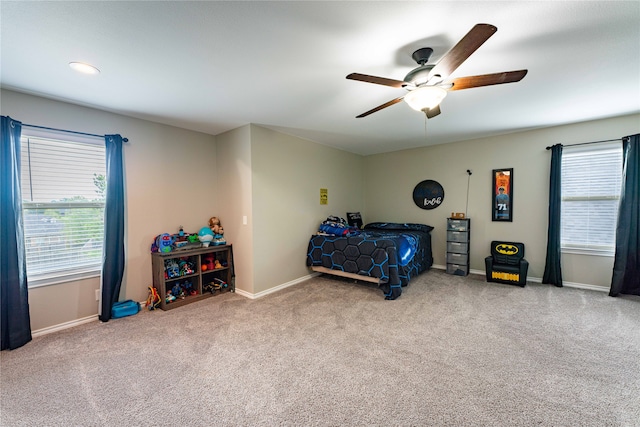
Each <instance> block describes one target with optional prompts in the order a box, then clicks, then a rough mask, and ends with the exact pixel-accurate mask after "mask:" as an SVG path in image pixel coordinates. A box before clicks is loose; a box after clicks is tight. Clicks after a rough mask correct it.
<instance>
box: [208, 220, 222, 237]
mask: <svg viewBox="0 0 640 427" xmlns="http://www.w3.org/2000/svg"><path fill="white" fill-rule="evenodd" d="M209 228H211V231H212V232H213V234H214V235H216V234H224V229H223V228H222V225H220V219H218V217H217V216H212V217H211V218H209Z"/></svg>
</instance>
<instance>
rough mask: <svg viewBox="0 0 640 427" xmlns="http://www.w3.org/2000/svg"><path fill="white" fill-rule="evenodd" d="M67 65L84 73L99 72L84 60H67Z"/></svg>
mask: <svg viewBox="0 0 640 427" xmlns="http://www.w3.org/2000/svg"><path fill="white" fill-rule="evenodd" d="M69 67H71V68H72V69H74V70H76V71H78V72H80V73H84V74H100V70H98V69H97V68H96V67H94V66H93V65H90V64H85V63H84V62H75V61H74V62H69Z"/></svg>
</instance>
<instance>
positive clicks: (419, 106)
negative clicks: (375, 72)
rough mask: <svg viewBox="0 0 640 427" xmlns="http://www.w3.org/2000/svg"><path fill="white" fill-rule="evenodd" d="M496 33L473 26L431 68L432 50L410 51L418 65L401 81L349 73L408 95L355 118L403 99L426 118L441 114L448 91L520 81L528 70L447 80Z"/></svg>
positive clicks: (490, 28) (492, 28)
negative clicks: (403, 90)
mask: <svg viewBox="0 0 640 427" xmlns="http://www.w3.org/2000/svg"><path fill="white" fill-rule="evenodd" d="M496 31H498V28H496V27H495V26H493V25H490V24H476V25H475V26H474V27H473V28H472V29H471V30H470V31H469V32H468V33H467V34H466V35H465V36H464V37H463V38H462V39H461V40H460V41H459V42H458V44H456V45H455V46H454V47H453V48H452V49H451V50H450V51H449V52H448V53H447V54H445V55H444V56H443V57H442V58H441V59H440V61H439V62H438V63H437V64H435V65H433V64H427V62H428V61H429V57H430V56H431V54H432V53H433V49H431V48H429V47H424V48H422V49H418V50H416V51H415V52H413V55H411V57H412V58H413V59H414V60H415V61H416V62H417V63H418V64H419V66H418V67H417V68H414V69H413V70H411V71H409V74H407V75H406V77H405V78H404V80H393V79H388V78H385V77H376V76H368V75H366V74H358V73H351V74H349V75H348V76H347V79H350V80H359V81H361V82H367V83H375V84H379V85H384V86H391V87H397V88H404V89H406V90H407V91H408V93H407V94H405V95H404V96H401V97H399V98H395V99H392V100H391V101H389V102H385V103H384V104H382V105H379V106H377V107H375V108H373V109H371V110H369V111H367V112H365V113H362V114H360V115H359V116H356V118H361V117H366V116H368V115H369V114H372V113H375V112H376V111H380V110H382V109H383V108H387V107H390V106H391V105H394V104H397V103H398V102H400V101H402V100H403V99H404V100H405V102H407V104H409V106H411V108H413V109H414V110H416V111H422V112H424V113H425V114H426V116H427V118H429V119H430V118H432V117H435V116H437V115H438V114H440V102H441V101H442V100H443V99H444V97H445V96H446V95H447V92H448V91H452V90H462V89H470V88H474V87H482V86H490V85H498V84H504V83H514V82H518V81H520V80H522V79H523V78H524V76H525V75H526V74H527V70H518V71H504V72H501V73H492V74H482V75H478V76H469V77H458V78H454V79H452V80H446V79H447V78H448V77H449V76H450V75H451V74H452V73H453V72H454V71H455V70H456V69H457V68H458V67H459V66H460V65H461V64H462V63H463V62H464V61H465V60H466V59H467V58H468V57H469V56H471V54H472V53H473V52H475V51H476V50H477V49H478V48H479V47H480V46H482V44H483V43H484V42H486V41H487V40H488V39H489V37H491V36H492V35H493V34H495V32H496Z"/></svg>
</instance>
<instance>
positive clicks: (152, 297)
mask: <svg viewBox="0 0 640 427" xmlns="http://www.w3.org/2000/svg"><path fill="white" fill-rule="evenodd" d="M160 301H161V299H160V295H159V294H158V290H157V289H156V288H154V287H153V286H149V296H148V297H147V307H148V308H149V310H155V309H156V308H158V307H159V306H160Z"/></svg>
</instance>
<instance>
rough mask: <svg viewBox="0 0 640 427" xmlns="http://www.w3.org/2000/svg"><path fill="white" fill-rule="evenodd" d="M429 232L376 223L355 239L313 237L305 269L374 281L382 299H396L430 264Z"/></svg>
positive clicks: (426, 228)
mask: <svg viewBox="0 0 640 427" xmlns="http://www.w3.org/2000/svg"><path fill="white" fill-rule="evenodd" d="M431 230H433V227H431V226H429V225H425V224H400V223H382V222H375V223H370V224H367V225H366V226H365V227H364V229H363V230H362V232H361V233H360V234H359V235H357V236H351V237H341V236H321V235H314V236H312V237H311V240H310V241H309V246H308V249H307V265H308V266H322V267H326V268H329V269H332V270H339V271H344V272H347V273H354V274H358V275H364V276H369V277H375V278H377V279H379V280H380V288H381V289H382V291H383V293H384V296H385V298H386V299H396V298H398V297H399V296H400V295H401V294H402V287H403V286H406V285H407V284H408V283H409V281H410V280H411V278H412V277H415V276H416V275H418V274H420V273H422V272H423V271H425V270H427V269H429V268H430V267H431V265H432V264H433V256H432V253H431V234H430V232H431Z"/></svg>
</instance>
